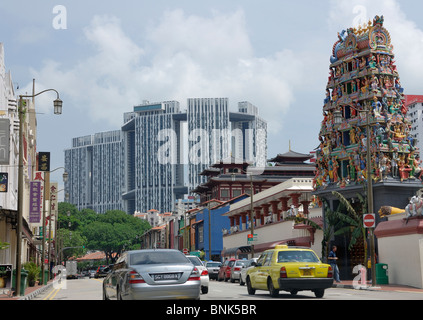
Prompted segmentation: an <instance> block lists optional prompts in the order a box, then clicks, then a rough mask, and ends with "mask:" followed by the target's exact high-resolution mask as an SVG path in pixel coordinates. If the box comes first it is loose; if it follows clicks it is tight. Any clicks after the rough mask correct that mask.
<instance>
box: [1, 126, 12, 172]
mask: <svg viewBox="0 0 423 320" xmlns="http://www.w3.org/2000/svg"><path fill="white" fill-rule="evenodd" d="M9 154H10V120H9V119H0V164H2V165H7V164H9Z"/></svg>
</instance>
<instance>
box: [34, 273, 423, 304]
mask: <svg viewBox="0 0 423 320" xmlns="http://www.w3.org/2000/svg"><path fill="white" fill-rule="evenodd" d="M101 299H102V279H88V278H84V279H76V280H62V283H61V284H60V285H59V284H57V283H56V284H55V285H53V286H52V287H51V288H50V289H49V290H46V291H45V292H43V293H42V294H40V295H38V296H37V297H35V298H34V300H101ZM200 300H204V301H207V300H209V301H210V300H221V301H223V300H224V301H226V300H238V301H239V300H242V301H250V302H251V301H254V300H256V301H258V300H267V301H272V300H318V299H316V298H315V296H314V294H313V293H312V292H309V291H302V292H299V293H298V295H296V296H291V295H290V294H289V293H284V292H282V291H281V293H280V295H279V297H278V298H271V297H270V296H269V294H268V292H267V291H256V294H255V295H253V296H251V295H248V293H247V288H246V286H240V285H239V284H238V283H230V282H223V281H222V282H218V281H214V280H211V281H210V285H209V292H208V294H202V295H201V297H200ZM323 300H423V293H420V292H408V291H389V292H388V291H369V290H353V289H343V288H331V289H327V290H326V292H325V296H324V297H323Z"/></svg>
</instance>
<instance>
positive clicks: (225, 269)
mask: <svg viewBox="0 0 423 320" xmlns="http://www.w3.org/2000/svg"><path fill="white" fill-rule="evenodd" d="M236 260H238V259H233V258H231V259H227V260H225V262H224V263H223V264H222V265H221V266H220V269H219V273H218V275H217V280H218V281H222V280H224V281H228V280H229V279H230V277H231V268H232V266H233V265H234V264H235V261H236Z"/></svg>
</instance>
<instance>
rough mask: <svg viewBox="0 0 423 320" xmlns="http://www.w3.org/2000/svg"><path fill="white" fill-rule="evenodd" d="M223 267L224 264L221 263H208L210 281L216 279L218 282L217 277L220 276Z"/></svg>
mask: <svg viewBox="0 0 423 320" xmlns="http://www.w3.org/2000/svg"><path fill="white" fill-rule="evenodd" d="M221 265H222V263H221V262H219V261H208V262H206V268H207V271H208V272H209V278H210V279H216V280H217V276H218V274H219V269H220V266H221Z"/></svg>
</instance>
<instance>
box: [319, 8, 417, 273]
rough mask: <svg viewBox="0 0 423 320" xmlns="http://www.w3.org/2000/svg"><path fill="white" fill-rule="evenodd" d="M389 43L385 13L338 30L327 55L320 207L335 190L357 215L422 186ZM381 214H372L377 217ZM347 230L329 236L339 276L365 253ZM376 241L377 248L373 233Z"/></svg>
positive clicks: (398, 201) (399, 201)
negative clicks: (364, 23)
mask: <svg viewBox="0 0 423 320" xmlns="http://www.w3.org/2000/svg"><path fill="white" fill-rule="evenodd" d="M393 48H394V47H393V45H392V43H391V37H390V34H389V32H388V30H387V29H386V28H385V27H384V18H383V16H380V17H379V16H376V17H375V18H374V19H373V21H369V23H368V24H366V25H365V26H364V27H361V26H360V27H359V28H348V29H347V30H344V31H342V32H341V33H338V39H337V41H336V42H335V44H334V45H333V52H332V56H331V57H330V62H331V63H330V66H329V72H330V76H329V78H328V83H327V86H326V98H325V99H324V101H323V110H322V111H323V120H322V123H321V130H320V132H319V141H320V147H319V148H318V150H317V152H316V169H317V173H316V177H315V179H314V189H315V191H314V195H316V196H318V197H319V198H321V199H322V200H326V201H325V203H327V206H328V208H325V209H330V210H333V211H335V210H337V208H338V205H339V203H340V200H339V198H338V197H337V196H335V195H334V194H333V192H334V191H337V192H338V193H340V194H341V195H342V196H343V197H344V198H345V199H347V201H349V202H350V204H351V206H352V207H354V209H355V210H356V212H357V214H358V215H360V216H361V215H362V214H364V213H375V212H378V211H379V209H380V208H381V207H382V206H392V207H397V208H404V207H405V206H406V205H407V204H408V202H409V199H410V198H411V197H412V196H413V195H415V194H416V192H417V191H418V190H419V189H420V188H422V186H423V185H422V182H421V180H420V179H419V176H418V174H417V173H418V172H420V171H421V169H420V168H419V166H420V165H419V163H418V161H416V155H417V152H418V150H417V148H416V144H415V139H414V137H413V132H412V131H410V128H412V124H411V123H410V120H409V119H408V118H407V116H406V114H407V105H406V102H405V97H404V88H402V86H401V83H400V77H399V72H398V70H397V66H396V64H395V60H394V57H395V56H394V53H393ZM359 196H361V197H362V198H363V199H365V200H366V204H367V207H366V206H364V205H362V203H361V202H360V201H359ZM369 204H370V205H369ZM369 210H373V212H369ZM344 211H345V210H344ZM343 213H345V214H347V212H343ZM381 219H382V218H381V217H380V216H379V215H376V224H378V223H379V222H381ZM350 237H351V235H350V234H344V235H342V236H337V237H334V239H332V244H335V245H337V246H338V254H339V256H340V257H342V258H341V259H340V261H339V267H340V272H341V278H343V279H348V278H352V277H353V275H352V270H353V268H354V267H355V265H356V264H355V262H354V261H365V260H366V259H367V257H365V256H364V255H365V252H366V251H365V246H364V244H363V243H364V241H361V242H360V243H357V244H356V245H355V246H354V248H349V247H348V246H347V245H345V244H346V243H349V241H350ZM363 240H368V241H369V242H370V239H363ZM375 248H376V253H377V248H378V244H377V241H376V242H375Z"/></svg>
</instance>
